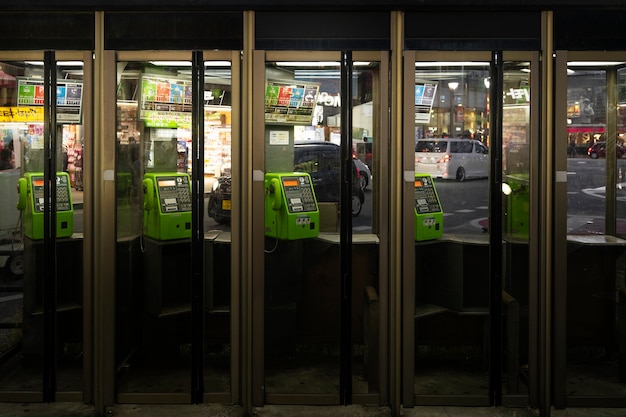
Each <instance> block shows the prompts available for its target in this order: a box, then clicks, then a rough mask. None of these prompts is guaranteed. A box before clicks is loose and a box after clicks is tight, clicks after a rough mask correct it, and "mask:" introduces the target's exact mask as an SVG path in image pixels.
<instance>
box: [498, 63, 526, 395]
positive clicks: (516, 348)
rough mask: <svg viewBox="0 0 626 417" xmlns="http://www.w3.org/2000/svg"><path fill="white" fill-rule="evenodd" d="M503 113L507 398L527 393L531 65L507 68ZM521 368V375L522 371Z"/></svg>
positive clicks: (504, 378) (504, 385)
mask: <svg viewBox="0 0 626 417" xmlns="http://www.w3.org/2000/svg"><path fill="white" fill-rule="evenodd" d="M504 80H505V81H504V82H505V85H504V91H505V94H504V98H503V111H502V138H503V143H502V183H503V184H502V199H503V200H502V210H503V213H502V219H503V227H502V229H503V235H504V236H503V237H504V242H505V244H504V268H505V269H504V271H505V274H504V281H503V293H502V313H503V315H502V320H503V327H502V329H503V334H502V346H503V358H504V361H503V363H502V365H503V374H502V392H503V394H505V395H507V394H508V395H518V394H527V393H528V387H527V385H526V382H525V381H526V380H527V378H523V377H522V376H521V375H523V374H524V373H527V366H526V364H527V363H528V337H527V334H526V333H523V332H522V330H524V329H528V316H527V314H524V312H526V311H528V306H529V299H528V292H529V290H528V289H529V281H528V277H529V270H528V264H529V251H528V241H529V232H530V192H531V190H530V147H531V131H530V105H531V101H530V96H531V94H530V93H531V92H530V84H531V83H530V68H529V66H528V64H526V63H518V62H507V63H505V66H504ZM520 370H521V372H520Z"/></svg>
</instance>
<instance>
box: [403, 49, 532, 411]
mask: <svg viewBox="0 0 626 417" xmlns="http://www.w3.org/2000/svg"><path fill="white" fill-rule="evenodd" d="M490 71H491V70H490V63H489V62H488V61H478V60H477V61H465V62H416V64H415V85H414V89H413V91H412V92H414V104H415V113H414V114H415V124H414V126H415V130H414V132H415V142H414V145H415V147H414V157H415V201H414V202H415V206H414V213H415V225H414V227H415V230H414V236H415V312H414V317H412V318H413V320H414V326H415V327H414V329H415V340H414V346H411V348H412V349H413V350H414V355H415V369H414V375H415V379H414V393H415V398H416V404H432V403H433V402H435V403H439V402H441V403H442V404H446V403H451V402H453V403H454V404H459V403H462V404H468V405H481V404H483V405H484V404H489V401H490V399H489V390H490V384H491V383H492V382H494V381H493V380H492V379H493V377H492V379H490V368H495V369H497V370H499V369H502V374H501V377H500V379H499V381H501V382H502V388H501V389H502V393H503V394H505V395H506V394H510V395H518V394H520V393H527V390H526V388H524V387H523V386H521V381H523V380H524V376H523V374H520V372H519V370H520V369H524V365H523V364H525V363H526V364H527V363H528V358H527V355H528V349H527V347H528V338H527V332H528V305H529V281H528V276H529V271H528V261H529V252H528V239H529V230H530V229H529V227H530V226H529V223H530V205H529V198H530V197H529V196H530V164H529V161H530V148H531V127H530V114H531V113H530V64H529V62H518V61H506V59H505V62H504V66H503V80H502V83H503V84H502V86H501V87H502V89H503V97H502V100H503V101H502V121H501V122H502V165H501V169H502V182H503V189H502V194H501V195H502V203H503V204H502V207H503V213H502V215H501V216H500V215H498V216H496V215H495V214H493V213H491V208H490V201H489V194H490V182H489V178H490V176H491V175H493V173H491V172H490V170H491V166H490V164H491V160H490V153H491V150H492V149H493V146H494V145H493V143H492V142H493V140H494V137H493V133H492V131H491V128H492V123H493V121H492V120H491V110H492V108H493V106H494V103H492V102H491V97H492V96H491V91H490V89H491V88H492V86H491V81H492V77H491V73H490ZM499 218H501V219H502V221H503V229H502V230H503V236H502V237H503V250H504V252H503V255H504V257H503V260H502V261H503V263H504V270H503V272H504V276H503V282H502V289H503V292H502V294H501V300H502V333H499V332H494V331H492V330H493V328H492V320H491V317H490V311H491V309H493V308H494V307H493V306H492V305H491V303H490V297H489V294H490V287H491V283H490V276H492V270H491V269H492V268H494V267H497V265H498V263H497V262H494V260H492V259H491V254H490V246H489V245H490V240H491V238H492V237H491V236H490V230H489V226H490V221H492V219H499ZM496 239H497V237H496ZM498 298H500V297H498ZM500 334H502V340H501V343H500V344H499V345H501V349H502V352H498V354H497V355H494V354H493V352H490V347H493V346H497V345H498V344H494V343H493V340H492V338H493V337H499V335H500ZM409 345H410V344H407V346H409ZM500 353H502V356H501V357H502V358H503V362H502V364H501V367H500V364H494V363H493V362H492V360H493V359H494V358H496V357H499V355H500ZM526 368H527V367H526ZM491 371H493V369H491ZM492 389H495V388H492Z"/></svg>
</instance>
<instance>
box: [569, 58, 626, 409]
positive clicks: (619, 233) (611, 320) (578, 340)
mask: <svg viewBox="0 0 626 417" xmlns="http://www.w3.org/2000/svg"><path fill="white" fill-rule="evenodd" d="M622 67H623V62H605V63H600V62H578V61H571V62H568V68H567V71H568V76H567V132H568V138H567V140H568V155H567V171H568V172H567V174H568V176H567V179H568V181H567V234H568V235H567V345H566V346H567V370H566V373H567V374H566V386H567V391H566V395H567V398H568V399H567V402H568V404H570V403H574V402H575V401H576V400H578V399H581V398H593V397H596V398H598V397H600V398H604V399H607V398H624V396H626V390H624V387H623V385H622V384H621V381H623V380H624V377H625V376H624V371H623V369H624V363H626V355H625V354H624V338H623V335H624V334H625V332H624V320H625V319H626V314H625V313H626V310H625V309H624V306H625V305H626V304H625V300H626V297H625V296H624V295H625V294H626V293H625V292H624V287H625V283H624V269H625V265H626V264H625V262H624V254H625V253H626V252H625V248H626V246H625V245H626V241H624V240H622V239H621V238H623V237H624V235H625V234H624V206H623V184H624V171H625V169H626V161H625V160H624V154H625V153H626V152H625V151H624V150H625V149H626V148H624V113H623V110H622V108H623V105H622V103H623V102H624V94H623V86H624V82H625V79H626V78H625V74H626V73H624V70H623V69H622Z"/></svg>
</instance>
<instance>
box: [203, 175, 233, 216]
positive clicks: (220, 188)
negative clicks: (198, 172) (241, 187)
mask: <svg viewBox="0 0 626 417" xmlns="http://www.w3.org/2000/svg"><path fill="white" fill-rule="evenodd" d="M230 184H231V177H230V175H228V176H223V177H218V178H216V179H215V181H214V182H213V191H211V194H210V195H209V208H208V212H209V217H211V218H213V219H214V220H215V221H216V222H218V223H219V224H226V223H230V211H231V199H230V198H231V197H230V193H231V187H230Z"/></svg>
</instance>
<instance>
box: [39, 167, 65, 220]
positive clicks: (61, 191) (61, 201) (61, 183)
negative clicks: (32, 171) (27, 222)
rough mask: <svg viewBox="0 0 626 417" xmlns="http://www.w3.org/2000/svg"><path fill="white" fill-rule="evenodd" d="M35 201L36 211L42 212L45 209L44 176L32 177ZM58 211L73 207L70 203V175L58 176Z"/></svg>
mask: <svg viewBox="0 0 626 417" xmlns="http://www.w3.org/2000/svg"><path fill="white" fill-rule="evenodd" d="M32 186H33V201H34V204H35V213H41V212H43V210H44V201H45V199H44V180H43V177H32ZM56 189H57V211H69V210H71V209H72V207H71V204H70V185H69V183H68V177H67V176H64V175H61V176H57V183H56Z"/></svg>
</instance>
